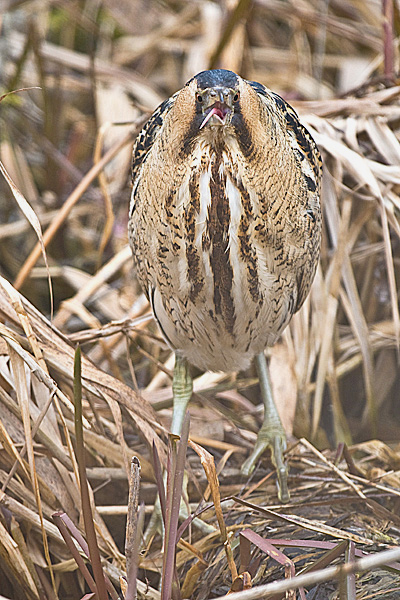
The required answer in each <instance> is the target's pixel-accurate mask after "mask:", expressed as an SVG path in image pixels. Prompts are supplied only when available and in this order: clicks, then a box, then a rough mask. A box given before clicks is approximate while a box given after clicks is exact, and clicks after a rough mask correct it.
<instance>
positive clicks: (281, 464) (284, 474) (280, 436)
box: [241, 425, 290, 503]
mask: <svg viewBox="0 0 400 600" xmlns="http://www.w3.org/2000/svg"><path fill="white" fill-rule="evenodd" d="M268 448H269V449H270V451H271V460H272V463H273V465H274V467H275V468H276V474H277V484H278V498H279V500H280V502H282V503H286V502H289V500H290V495H289V488H288V467H287V464H286V462H285V459H284V452H285V450H286V435H285V433H284V432H283V431H281V430H279V431H277V430H275V429H272V430H271V428H268V427H266V426H265V425H264V426H263V427H262V428H261V429H260V431H259V432H258V436H257V441H256V443H255V445H254V449H253V452H252V453H251V454H250V456H249V457H248V458H247V460H245V462H244V463H243V465H242V468H241V472H242V474H243V475H245V476H246V477H248V476H249V475H250V474H251V473H252V472H253V470H254V467H255V466H256V464H257V461H258V460H259V458H260V457H261V456H262V455H263V454H264V452H265V451H266V450H267V449H268Z"/></svg>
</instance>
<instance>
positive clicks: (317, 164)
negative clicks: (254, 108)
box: [248, 81, 322, 181]
mask: <svg viewBox="0 0 400 600" xmlns="http://www.w3.org/2000/svg"><path fill="white" fill-rule="evenodd" d="M248 83H249V85H251V87H252V88H253V90H255V91H256V92H257V94H259V95H260V96H263V97H264V98H267V99H268V100H271V99H272V100H274V102H275V104H276V106H277V107H278V109H279V111H280V112H281V114H282V116H283V117H284V119H285V121H286V126H287V129H288V131H289V133H291V134H292V135H294V137H295V139H296V141H297V144H298V145H299V147H300V148H301V150H302V151H303V152H304V154H305V155H306V157H307V158H308V161H309V163H310V166H311V168H312V170H313V172H314V175H315V178H316V180H317V181H319V179H320V177H321V170H322V159H321V155H320V153H319V150H318V148H317V145H316V144H315V142H314V140H313V138H312V137H311V135H310V134H309V132H308V131H307V129H306V128H305V127H303V125H302V124H301V123H300V121H299V117H298V115H297V113H296V111H295V110H294V108H292V107H291V106H290V104H288V103H287V102H285V100H284V99H283V98H282V97H281V96H279V95H278V94H276V93H275V92H272V91H271V90H269V89H268V88H266V87H264V86H263V85H262V84H261V83H258V82H256V81H248Z"/></svg>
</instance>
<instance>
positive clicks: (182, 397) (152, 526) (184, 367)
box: [144, 352, 215, 547]
mask: <svg viewBox="0 0 400 600" xmlns="http://www.w3.org/2000/svg"><path fill="white" fill-rule="evenodd" d="M192 392H193V380H192V377H191V375H190V372H189V365H188V363H187V361H186V359H185V358H183V356H181V355H180V354H179V353H178V352H177V353H176V354H175V366H174V374H173V379H172V396H173V412H172V423H171V433H173V434H174V435H179V436H180V435H181V432H182V425H183V420H184V418H185V414H186V409H187V405H188V403H189V401H190V398H191V397H192ZM166 479H167V478H166V473H165V474H164V485H166ZM187 483H188V482H187V475H186V473H185V475H184V483H183V495H186V496H187ZM179 514H180V516H181V517H182V518H183V519H186V517H188V516H189V513H188V510H187V506H186V503H185V502H184V500H183V499H182V500H181V506H180V513H179ZM194 524H195V525H197V526H198V527H199V529H201V530H202V531H203V533H204V534H205V535H207V534H209V533H210V532H214V531H215V529H214V527H211V526H209V525H208V524H207V523H205V522H204V521H202V520H200V519H196V520H195V521H194ZM161 525H162V519H161V507H160V499H159V497H158V496H157V499H156V502H155V505H154V511H153V514H152V516H151V518H150V521H149V524H148V526H147V529H146V531H145V534H144V545H145V547H147V546H148V544H149V543H150V540H151V538H152V537H153V535H154V534H155V533H156V532H157V531H159V532H161V533H162V528H161Z"/></svg>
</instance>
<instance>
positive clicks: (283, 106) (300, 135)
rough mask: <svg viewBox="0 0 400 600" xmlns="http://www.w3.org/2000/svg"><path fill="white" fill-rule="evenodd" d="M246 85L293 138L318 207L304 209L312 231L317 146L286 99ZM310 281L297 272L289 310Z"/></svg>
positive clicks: (298, 304)
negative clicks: (274, 111) (294, 297)
mask: <svg viewBox="0 0 400 600" xmlns="http://www.w3.org/2000/svg"><path fill="white" fill-rule="evenodd" d="M248 83H249V85H251V87H252V88H253V89H254V90H255V91H256V92H257V94H258V95H259V96H261V97H262V98H265V100H266V101H267V103H270V102H271V100H272V101H273V102H274V103H275V107H274V108H277V109H278V111H279V113H280V114H281V115H282V117H283V119H284V123H285V124H286V130H287V133H288V134H289V136H290V138H291V139H292V149H293V152H294V153H296V154H298V156H299V159H300V165H301V169H302V174H303V177H304V181H305V183H306V187H307V194H308V200H309V202H310V204H315V205H317V204H318V208H317V212H315V210H314V209H311V208H310V210H307V214H308V215H309V218H310V229H311V230H314V229H315V225H314V223H315V221H316V220H319V221H320V219H321V214H320V209H319V203H318V197H319V192H320V185H321V175H322V159H321V155H320V153H319V150H318V148H317V145H316V143H315V142H314V140H313V138H312V137H311V135H310V133H309V132H308V131H307V129H306V128H305V127H303V125H302V124H301V123H300V121H299V117H298V115H297V113H296V111H295V110H294V108H292V107H291V106H290V104H288V103H287V102H285V100H284V99H283V98H281V96H279V95H278V94H276V93H275V92H272V91H271V90H269V89H268V88H266V87H264V86H263V85H262V84H261V83H258V82H255V81H248ZM304 159H305V160H304ZM311 237H312V239H313V242H312V243H314V244H319V238H318V236H315V235H314V236H311ZM313 278H314V277H313V276H312V277H310V276H309V273H306V272H305V271H301V270H299V272H298V273H296V279H297V286H298V290H297V291H298V295H297V301H296V304H295V305H294V306H293V308H292V312H293V313H294V312H297V311H298V310H299V309H300V308H301V306H302V305H303V303H304V300H305V299H306V297H307V294H308V292H309V289H310V286H311V282H312V280H313Z"/></svg>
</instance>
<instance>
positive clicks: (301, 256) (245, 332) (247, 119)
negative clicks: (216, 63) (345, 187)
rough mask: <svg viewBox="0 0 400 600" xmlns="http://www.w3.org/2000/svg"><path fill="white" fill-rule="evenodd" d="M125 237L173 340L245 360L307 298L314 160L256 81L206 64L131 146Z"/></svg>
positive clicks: (227, 360) (201, 363)
mask: <svg viewBox="0 0 400 600" xmlns="http://www.w3.org/2000/svg"><path fill="white" fill-rule="evenodd" d="M132 176H133V190H132V200H131V206H130V214H129V239H130V243H131V247H132V252H133V257H134V262H135V265H136V269H137V274H138V277H139V280H140V282H141V284H142V287H143V289H144V290H145V292H146V294H147V295H148V297H149V298H150V301H151V304H152V308H153V311H154V315H155V318H156V319H157V321H158V323H159V325H160V328H161V330H162V332H163V334H164V336H165V338H166V339H167V341H168V342H169V343H170V345H171V346H172V347H173V348H174V349H175V350H176V351H178V353H179V355H180V356H183V357H185V358H186V359H187V360H188V361H189V362H190V363H192V364H193V365H195V366H197V367H200V368H203V369H208V370H224V371H233V370H239V369H245V368H247V367H248V366H249V364H250V361H251V360H252V359H253V357H254V356H255V355H258V354H260V353H262V352H263V350H264V349H265V348H266V347H267V346H270V345H272V344H274V342H275V341H276V340H277V338H278V337H279V335H280V334H281V333H282V331H283V329H284V328H285V327H286V325H287V324H288V323H289V321H290V319H291V317H292V315H293V314H294V313H295V312H296V311H297V310H298V309H299V308H300V307H301V305H302V304H303V302H304V300H305V298H306V296H307V294H308V292H309V289H310V286H311V283H312V281H313V278H314V275H315V270H316V266H317V263H318V258H319V249H320V236H321V210H320V203H319V190H320V179H321V159H320V155H319V152H318V149H317V147H316V145H315V143H314V141H313V139H312V138H311V136H310V134H309V133H308V132H307V130H306V129H305V128H304V127H303V126H302V125H301V124H300V122H299V120H298V117H297V114H296V112H295V111H294V110H293V109H292V108H291V107H290V106H289V105H288V104H287V103H286V102H285V101H284V100H283V99H282V98H281V97H280V96H278V95H277V94H275V93H273V92H271V91H270V90H268V89H267V88H265V87H264V86H262V85H261V84H259V83H255V82H250V81H246V80H244V79H242V78H241V77H239V76H238V75H236V74H234V73H232V72H230V71H225V70H215V71H204V72H202V73H199V74H198V75H196V77H194V78H193V79H191V80H190V81H189V82H188V83H187V84H186V85H185V86H184V87H183V88H182V89H181V90H180V91H179V92H177V93H176V94H174V95H173V96H172V97H171V98H169V99H168V100H166V101H165V102H164V103H163V104H162V105H161V106H160V107H159V108H158V109H157V110H156V111H155V112H154V114H153V115H152V117H150V119H149V121H148V122H147V124H146V125H145V127H144V129H143V130H142V132H141V133H140V135H139V136H138V139H137V141H136V144H135V146H134V150H133V174H132Z"/></svg>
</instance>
